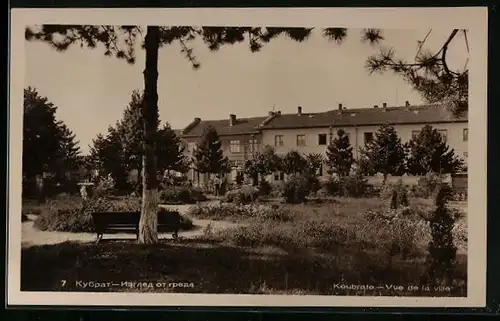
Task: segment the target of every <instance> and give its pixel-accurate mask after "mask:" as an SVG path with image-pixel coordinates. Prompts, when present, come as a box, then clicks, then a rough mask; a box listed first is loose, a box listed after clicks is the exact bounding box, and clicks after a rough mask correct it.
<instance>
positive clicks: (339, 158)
mask: <svg viewBox="0 0 500 321" xmlns="http://www.w3.org/2000/svg"><path fill="white" fill-rule="evenodd" d="M326 160H327V164H328V166H329V167H330V170H329V173H330V174H332V173H335V174H337V175H338V176H340V177H343V176H348V175H349V173H350V171H351V167H352V164H353V163H354V156H353V153H352V146H351V144H350V142H349V136H347V134H346V132H345V131H344V130H343V129H339V130H338V131H337V137H335V138H334V139H332V140H331V142H330V145H328V148H327V150H326Z"/></svg>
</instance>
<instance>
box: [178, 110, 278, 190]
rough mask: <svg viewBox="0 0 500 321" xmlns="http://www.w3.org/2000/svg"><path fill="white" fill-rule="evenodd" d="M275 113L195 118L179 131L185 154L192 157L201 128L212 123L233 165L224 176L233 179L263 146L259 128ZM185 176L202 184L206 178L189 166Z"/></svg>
mask: <svg viewBox="0 0 500 321" xmlns="http://www.w3.org/2000/svg"><path fill="white" fill-rule="evenodd" d="M275 116H276V114H275V113H272V112H270V113H269V115H268V116H266V117H251V118H237V117H236V115H234V114H231V115H229V117H228V119H223V120H201V119H200V118H195V119H194V120H193V122H191V124H189V125H188V126H187V127H186V128H184V129H183V130H182V131H181V132H180V137H181V141H182V143H183V145H184V153H185V155H186V156H188V157H190V158H192V157H193V152H194V150H195V148H196V145H197V143H198V142H199V140H200V139H201V137H202V135H203V131H204V129H205V128H206V127H207V126H209V125H210V126H213V127H214V128H215V130H216V131H217V133H218V134H219V138H220V141H221V144H222V150H223V153H224V156H227V158H228V159H229V162H230V164H231V167H232V169H231V172H230V173H228V175H227V176H226V178H227V179H228V180H229V181H235V180H236V176H237V175H238V173H239V172H242V171H243V166H244V164H245V162H246V161H247V160H249V159H252V157H253V156H254V154H255V153H256V152H258V151H260V150H261V148H262V146H263V145H262V132H261V130H260V128H261V127H262V126H264V125H266V124H267V123H268V122H269V121H271V120H272V119H273V118H274V117H275ZM187 175H188V179H189V180H191V182H193V184H194V185H204V184H207V183H208V180H209V178H208V175H207V174H204V173H198V172H197V171H196V169H195V168H194V167H191V169H190V170H189V171H188V174H187Z"/></svg>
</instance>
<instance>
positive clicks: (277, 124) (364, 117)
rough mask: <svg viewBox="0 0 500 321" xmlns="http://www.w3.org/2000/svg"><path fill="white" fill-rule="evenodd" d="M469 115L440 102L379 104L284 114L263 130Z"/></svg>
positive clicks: (441, 120) (417, 121)
mask: <svg viewBox="0 0 500 321" xmlns="http://www.w3.org/2000/svg"><path fill="white" fill-rule="evenodd" d="M467 120H468V114H467V113H463V114H462V115H460V116H458V117H455V116H453V115H452V113H450V112H449V111H448V110H447V109H446V108H445V107H443V106H440V105H423V106H408V107H407V106H403V107H387V108H383V107H378V108H374V107H372V108H359V109H343V110H342V111H340V110H330V111H327V112H320V113H301V114H300V115H299V114H298V113H296V114H281V115H279V116H277V117H275V118H273V119H272V120H271V121H270V122H269V123H268V124H266V125H265V126H262V127H261V128H262V129H286V128H290V129H291V128H308V127H329V126H335V127H337V126H346V127H349V126H370V125H376V126H379V125H382V124H387V123H389V124H393V125H396V124H425V123H447V122H467Z"/></svg>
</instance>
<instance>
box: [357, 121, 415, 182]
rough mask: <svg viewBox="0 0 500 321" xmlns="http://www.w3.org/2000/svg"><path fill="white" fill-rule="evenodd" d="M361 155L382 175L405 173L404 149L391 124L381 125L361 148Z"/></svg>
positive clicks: (385, 177)
mask: <svg viewBox="0 0 500 321" xmlns="http://www.w3.org/2000/svg"><path fill="white" fill-rule="evenodd" d="M360 154H361V157H362V158H364V161H365V162H367V163H368V164H369V166H368V167H369V168H371V169H372V170H373V171H375V172H376V173H381V174H382V175H383V176H384V182H385V180H386V179H387V176H388V175H403V174H404V173H405V157H406V155H405V150H404V148H403V144H402V143H401V138H399V137H398V134H397V133H396V130H395V129H394V127H393V126H391V125H387V124H386V125H382V126H380V128H379V129H378V130H377V132H375V135H374V137H373V139H372V140H371V141H369V142H367V143H366V145H365V147H364V148H362V149H361V153H360Z"/></svg>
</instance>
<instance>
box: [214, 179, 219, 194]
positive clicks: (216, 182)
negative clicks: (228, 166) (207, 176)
mask: <svg viewBox="0 0 500 321" xmlns="http://www.w3.org/2000/svg"><path fill="white" fill-rule="evenodd" d="M214 185H215V196H219V190H220V179H219V178H218V177H215V179H214Z"/></svg>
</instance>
